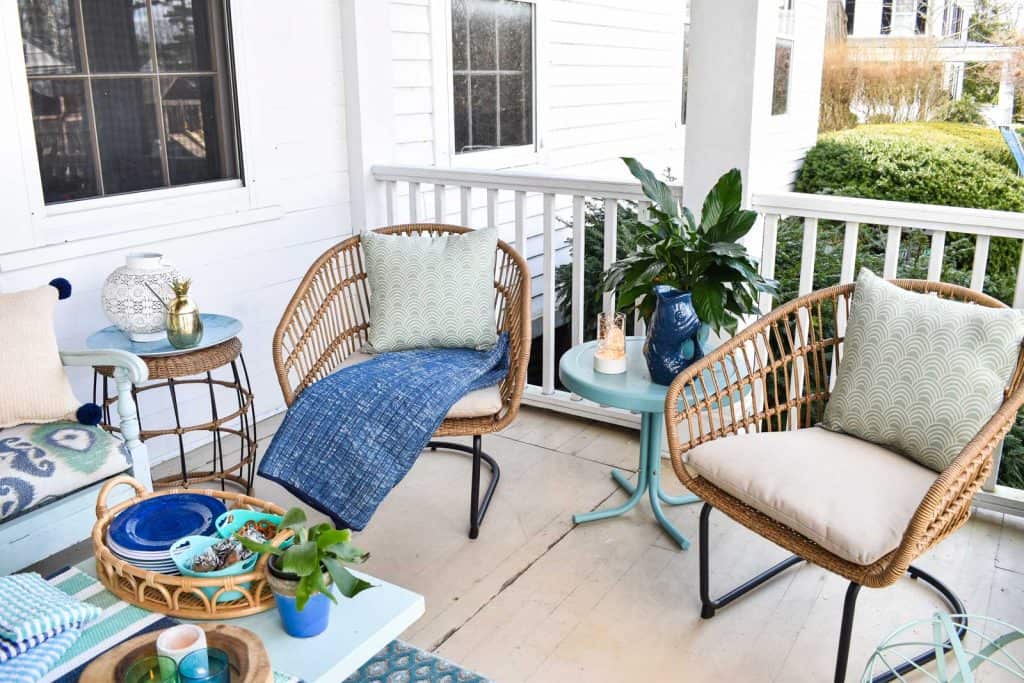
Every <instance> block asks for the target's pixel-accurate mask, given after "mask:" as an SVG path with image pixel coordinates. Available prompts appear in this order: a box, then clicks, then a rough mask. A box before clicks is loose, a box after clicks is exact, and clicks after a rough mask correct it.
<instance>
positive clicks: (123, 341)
mask: <svg viewBox="0 0 1024 683" xmlns="http://www.w3.org/2000/svg"><path fill="white" fill-rule="evenodd" d="M199 317H200V318H202V320H203V338H202V340H201V341H200V342H199V344H198V345H196V346H193V347H192V348H189V349H176V348H174V347H173V346H171V343H170V342H169V341H167V338H166V337H164V338H163V339H161V340H159V341H152V342H134V341H132V340H131V339H129V338H128V335H127V334H125V333H124V332H122V331H121V330H119V329H118V328H117V327H115V326H114V325H111V326H110V327H104V328H103V329H102V330H98V331H96V332H93V333H92V334H90V335H89V338H88V339H86V340H85V345H86V346H87V347H88V348H90V349H120V350H121V351H130V352H131V353H134V354H135V355H136V356H142V357H143V358H145V357H147V356H148V357H150V358H155V357H157V356H177V355H179V354H182V353H192V352H193V351H198V350H200V349H207V348H210V347H211V346H216V345H217V344H220V343H223V342H226V341H227V340H229V339H234V338H235V337H237V336H238V334H239V332H241V331H242V322H241V321H240V320H239V319H238V318H232V317H231V316H230V315H219V314H217V313H200V314H199Z"/></svg>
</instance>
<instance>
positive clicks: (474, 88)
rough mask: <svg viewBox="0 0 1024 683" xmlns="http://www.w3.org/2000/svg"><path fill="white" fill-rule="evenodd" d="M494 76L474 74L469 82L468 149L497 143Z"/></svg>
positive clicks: (496, 89)
mask: <svg viewBox="0 0 1024 683" xmlns="http://www.w3.org/2000/svg"><path fill="white" fill-rule="evenodd" d="M496 78H497V77H496V76H480V75H474V76H473V80H472V81H471V83H470V102H471V108H470V117H469V118H470V122H471V124H472V126H473V132H472V134H471V135H470V140H469V145H470V149H488V148H490V147H496V146H497V144H498V116H497V113H498V112H497V107H496V104H495V103H496V97H497V94H498V88H497V83H496Z"/></svg>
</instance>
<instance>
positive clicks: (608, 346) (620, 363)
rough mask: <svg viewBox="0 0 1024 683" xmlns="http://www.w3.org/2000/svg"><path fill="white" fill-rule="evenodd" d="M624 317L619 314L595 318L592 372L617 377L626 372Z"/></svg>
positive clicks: (605, 314)
mask: <svg viewBox="0 0 1024 683" xmlns="http://www.w3.org/2000/svg"><path fill="white" fill-rule="evenodd" d="M625 325H626V317H625V316H624V315H622V314H621V313H617V314H615V315H608V314H607V313H599V314H598V316H597V350H596V351H595V352H594V371H595V372H600V373H602V374H605V375H618V374H620V373H623V372H625V371H626V330H625Z"/></svg>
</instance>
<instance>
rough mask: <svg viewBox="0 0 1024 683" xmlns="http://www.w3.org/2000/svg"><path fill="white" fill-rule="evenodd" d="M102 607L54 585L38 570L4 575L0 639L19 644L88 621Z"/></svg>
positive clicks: (0, 586) (0, 583)
mask: <svg viewBox="0 0 1024 683" xmlns="http://www.w3.org/2000/svg"><path fill="white" fill-rule="evenodd" d="M100 613H101V610H99V609H98V608H96V607H94V606H93V605H88V604H86V603H84V602H80V601H78V600H75V599H74V598H73V597H71V596H70V595H68V594H66V593H64V592H63V591H60V590H58V589H57V588H54V587H53V586H51V585H50V584H48V583H47V582H46V580H44V579H43V577H41V576H40V575H39V574H36V573H35V572H31V573H26V574H12V575H11V576H3V577H0V638H4V639H5V640H8V641H10V642H14V643H19V642H23V641H28V640H29V639H31V638H39V637H41V636H44V635H45V634H48V633H59V632H61V631H64V630H65V629H68V628H70V627H72V626H76V625H82V624H87V623H89V622H90V621H92V620H93V619H96V618H97V617H99V616H100Z"/></svg>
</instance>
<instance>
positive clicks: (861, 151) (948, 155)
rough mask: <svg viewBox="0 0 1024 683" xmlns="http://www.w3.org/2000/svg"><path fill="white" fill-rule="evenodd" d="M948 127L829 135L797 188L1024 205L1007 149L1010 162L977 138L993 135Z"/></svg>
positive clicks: (1023, 183) (1006, 207)
mask: <svg viewBox="0 0 1024 683" xmlns="http://www.w3.org/2000/svg"><path fill="white" fill-rule="evenodd" d="M944 125H945V126H946V127H945V128H943V127H941V126H936V124H905V125H899V126H861V127H858V128H855V129H853V130H847V131H841V132H838V133H829V134H827V135H823V136H822V137H821V138H819V140H818V143H817V144H816V145H815V146H814V147H812V148H811V150H810V151H809V152H808V153H807V157H806V158H805V160H804V166H803V168H802V170H801V171H800V175H799V176H798V178H797V182H796V191H797V192H810V193H816V194H835V195H842V196H846V197H866V198H869V199H888V200H894V201H903V202H916V203H919V204H943V205H946V206H966V207H971V208H979V209H999V210H1002V211H1024V179H1022V178H1020V177H1019V176H1017V175H1016V174H1015V171H1014V170H1012V169H1011V166H1010V163H1012V161H1011V160H1010V159H1009V155H1008V153H1007V155H1006V157H1007V158H1006V162H1008V163H1000V162H999V161H996V160H995V159H994V158H993V157H995V156H997V153H996V152H995V150H994V148H991V147H989V146H988V143H987V142H986V143H985V144H977V141H978V140H981V139H984V136H985V135H988V134H987V133H980V132H976V131H975V130H973V129H971V127H967V128H968V129H967V130H961V129H959V128H950V127H949V126H951V125H952V124H944ZM991 133H992V135H993V136H994V137H993V138H992V139H993V140H998V133H997V132H996V131H991ZM1000 154H1001V153H1000Z"/></svg>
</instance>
